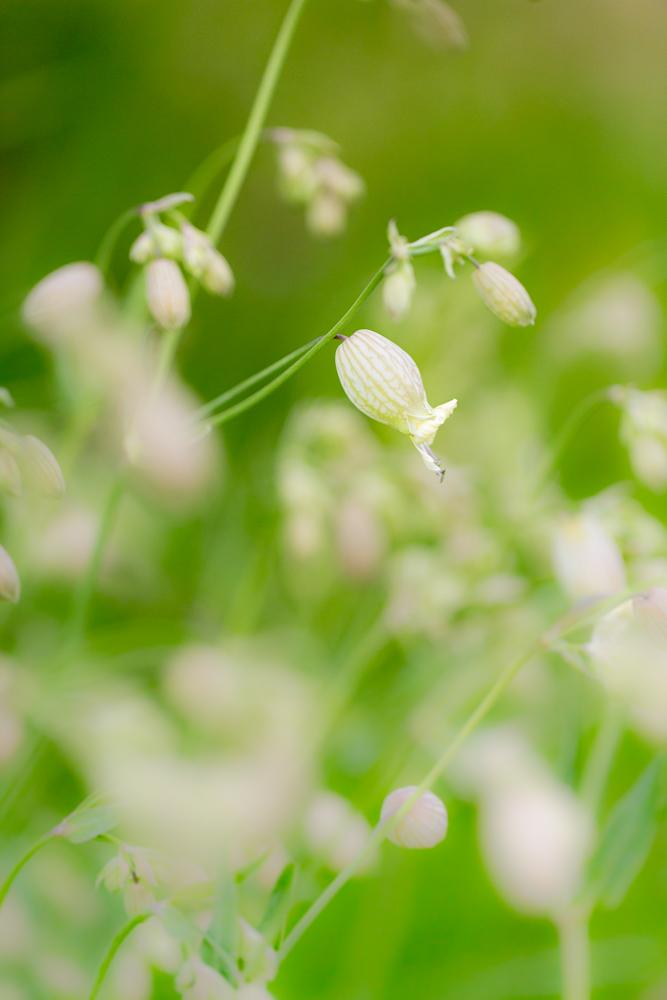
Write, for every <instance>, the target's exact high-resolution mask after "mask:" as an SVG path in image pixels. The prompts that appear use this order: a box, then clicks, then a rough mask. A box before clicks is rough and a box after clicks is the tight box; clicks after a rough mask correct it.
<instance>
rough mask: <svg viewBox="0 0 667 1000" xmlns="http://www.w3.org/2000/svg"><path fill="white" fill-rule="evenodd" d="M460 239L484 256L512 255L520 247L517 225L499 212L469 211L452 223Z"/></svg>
mask: <svg viewBox="0 0 667 1000" xmlns="http://www.w3.org/2000/svg"><path fill="white" fill-rule="evenodd" d="M454 228H455V229H456V230H457V232H458V233H459V235H460V237H461V239H462V240H463V241H464V242H465V243H467V244H469V245H470V246H471V247H472V250H473V252H476V253H481V254H482V255H483V256H484V257H500V258H508V257H514V256H516V254H517V253H518V252H519V250H520V248H521V234H520V232H519V227H518V226H517V224H516V223H515V222H512V220H511V219H508V218H507V216H506V215H501V214H500V213H499V212H471V213H470V215H464V216H463V218H462V219H459V221H458V222H456V223H454Z"/></svg>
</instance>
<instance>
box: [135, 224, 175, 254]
mask: <svg viewBox="0 0 667 1000" xmlns="http://www.w3.org/2000/svg"><path fill="white" fill-rule="evenodd" d="M182 252H183V240H182V237H181V234H180V233H179V232H178V231H177V230H176V229H173V228H172V227H171V226H166V225H165V224H164V223H163V222H159V221H158V220H157V219H151V220H150V222H149V223H148V225H147V228H146V229H145V230H144V232H143V233H140V235H139V236H137V238H136V240H135V241H134V243H133V244H132V246H131V247H130V260H131V261H133V262H134V263H135V264H146V263H148V261H149V260H153V258H155V257H170V258H172V259H174V260H178V258H179V257H180V256H181V253H182Z"/></svg>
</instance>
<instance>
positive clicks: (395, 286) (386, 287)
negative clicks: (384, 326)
mask: <svg viewBox="0 0 667 1000" xmlns="http://www.w3.org/2000/svg"><path fill="white" fill-rule="evenodd" d="M416 287H417V282H416V279H415V272H414V268H413V266H412V264H411V263H410V261H409V260H400V261H394V263H393V264H391V265H390V267H389V269H388V270H387V276H386V278H385V279H384V281H383V283H382V301H383V302H384V306H385V309H386V310H387V312H388V313H389V315H390V316H391V318H392V319H395V320H399V319H402V318H403V317H404V316H405V314H406V313H407V312H408V310H409V308H410V304H411V302H412V297H413V295H414V293H415V289H416Z"/></svg>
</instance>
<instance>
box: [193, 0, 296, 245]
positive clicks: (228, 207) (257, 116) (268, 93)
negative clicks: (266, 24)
mask: <svg viewBox="0 0 667 1000" xmlns="http://www.w3.org/2000/svg"><path fill="white" fill-rule="evenodd" d="M306 3H307V0H291V3H290V5H289V7H288V9H287V13H286V14H285V18H284V20H283V23H282V24H281V26H280V30H279V32H278V35H277V37H276V40H275V42H274V45H273V49H272V50H271V55H270V56H269V61H268V62H267V64H266V68H265V70H264V74H263V76H262V79H261V81H260V85H259V88H258V90H257V95H256V97H255V101H254V103H253V106H252V109H251V111H250V116H249V117H248V122H247V124H246V127H245V129H244V132H243V135H242V136H241V142H240V143H239V147H238V150H237V153H236V156H235V158H234V162H233V163H232V167H231V170H230V171H229V174H228V175H227V180H226V182H225V185H224V187H223V189H222V191H221V192H220V197H219V198H218V201H217V204H216V206H215V208H214V209H213V214H212V215H211V220H210V222H209V224H208V230H207V232H208V235H209V236H210V238H211V240H212V241H213V243H218V242H219V240H220V237H221V236H222V234H223V232H224V229H225V226H226V225H227V221H228V219H229V216H230V214H231V212H232V209H233V208H234V204H235V202H236V199H237V198H238V195H239V192H240V190H241V186H242V185H243V181H244V180H245V176H246V174H247V172H248V168H249V166H250V162H251V160H252V158H253V155H254V153H255V150H256V148H257V144H258V142H259V139H260V136H261V133H262V129H263V127H264V123H265V121H266V116H267V114H268V110H269V106H270V104H271V100H272V98H273V94H274V91H275V89H276V85H277V83H278V78H279V77H280V73H281V71H282V68H283V66H284V64H285V59H286V57H287V52H288V50H289V47H290V43H291V41H292V38H293V36H294V31H295V29H296V26H297V24H298V22H299V18H300V16H301V12H302V11H303V8H304V7H305V5H306Z"/></svg>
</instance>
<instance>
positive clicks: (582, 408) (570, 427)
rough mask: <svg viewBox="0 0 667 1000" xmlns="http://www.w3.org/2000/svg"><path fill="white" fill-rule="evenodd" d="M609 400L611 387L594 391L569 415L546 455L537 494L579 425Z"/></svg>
mask: <svg viewBox="0 0 667 1000" xmlns="http://www.w3.org/2000/svg"><path fill="white" fill-rule="evenodd" d="M608 400H609V389H608V388H605V389H599V390H598V391H597V392H594V393H592V394H591V395H590V396H587V397H586V398H585V399H583V400H581V402H579V403H578V404H577V405H576V406H575V408H574V409H573V410H572V412H571V413H570V415H569V417H568V418H567V420H566V421H565V423H564V424H563V426H562V427H561V429H560V432H559V433H558V435H557V437H556V440H555V442H554V446H553V448H552V449H551V451H550V452H549V454H548V455H547V457H546V460H545V462H544V463H543V465H542V468H541V470H540V472H539V475H538V478H537V485H536V487H535V492H536V493H537V494H539V493H541V492H542V490H543V489H544V487H545V485H546V483H547V480H548V479H549V477H550V475H551V473H552V472H553V470H554V469H555V468H556V465H557V464H558V460H559V458H560V457H561V455H562V454H563V452H564V451H565V449H566V448H567V446H568V444H569V443H570V441H571V439H572V436H573V434H574V432H575V431H576V430H577V429H578V428H579V425H580V424H581V423H582V421H583V420H585V418H586V417H587V416H588V414H589V413H590V412H591V410H593V409H595V407H596V406H597V405H598V404H599V403H604V402H606V401H608Z"/></svg>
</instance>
